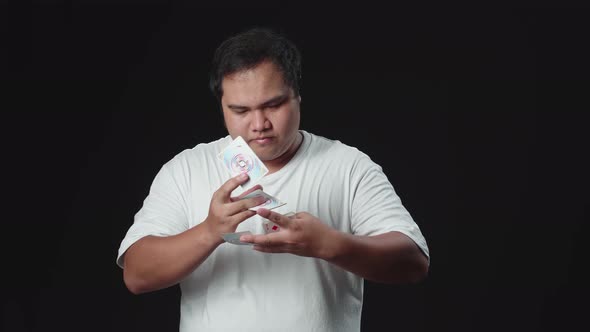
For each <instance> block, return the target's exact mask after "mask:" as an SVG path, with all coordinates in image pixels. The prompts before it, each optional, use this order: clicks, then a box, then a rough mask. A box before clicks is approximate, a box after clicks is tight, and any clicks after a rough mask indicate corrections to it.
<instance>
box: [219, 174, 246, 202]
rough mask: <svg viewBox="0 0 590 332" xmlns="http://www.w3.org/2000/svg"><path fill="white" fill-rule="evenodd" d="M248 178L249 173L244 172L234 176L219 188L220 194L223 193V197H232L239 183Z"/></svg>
mask: <svg viewBox="0 0 590 332" xmlns="http://www.w3.org/2000/svg"><path fill="white" fill-rule="evenodd" d="M247 180H248V174H247V173H242V174H240V175H237V176H234V177H233V178H231V179H229V180H227V181H226V182H225V183H224V184H223V185H221V187H219V189H218V190H217V193H218V195H221V197H222V198H226V199H230V196H231V193H232V191H234V190H235V189H236V188H237V187H238V186H239V185H241V184H242V183H245V182H246V181H247Z"/></svg>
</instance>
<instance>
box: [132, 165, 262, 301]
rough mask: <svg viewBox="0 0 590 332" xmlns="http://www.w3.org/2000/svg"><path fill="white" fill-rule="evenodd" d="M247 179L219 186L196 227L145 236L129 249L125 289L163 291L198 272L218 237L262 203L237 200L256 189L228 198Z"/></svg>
mask: <svg viewBox="0 0 590 332" xmlns="http://www.w3.org/2000/svg"><path fill="white" fill-rule="evenodd" d="M247 179H248V177H247V176H246V177H244V178H239V177H234V178H231V179H230V180H228V181H227V182H226V183H225V184H223V185H222V186H221V187H220V188H219V190H217V191H216V192H215V193H214V194H213V197H212V199H211V204H210V206H209V214H208V216H207V218H206V219H205V220H204V221H203V222H202V223H200V224H199V225H197V226H195V227H193V228H190V229H188V230H186V231H184V232H182V233H180V234H177V235H173V236H168V237H158V236H146V237H144V238H142V239H140V240H139V241H137V242H136V243H134V244H133V245H132V246H131V247H129V249H127V251H126V252H125V259H124V270H123V279H124V280H125V285H127V288H128V289H129V290H130V291H131V292H132V293H134V294H140V293H145V292H150V291H154V290H158V289H162V288H166V287H169V286H172V285H174V284H176V283H178V282H179V281H180V280H182V279H184V278H185V277H186V276H187V275H188V274H190V273H191V272H192V271H194V270H195V269H196V268H198V267H199V266H200V265H201V264H202V263H203V262H204V261H205V260H206V259H207V257H209V255H211V253H212V252H213V251H214V250H215V249H216V248H217V247H218V246H219V245H220V244H222V243H223V239H222V238H221V234H222V233H231V232H235V230H236V228H237V226H238V224H239V223H241V222H242V221H244V220H246V219H248V218H250V217H252V216H253V215H255V214H256V213H255V212H254V211H250V210H248V209H249V208H251V207H254V206H257V205H259V204H261V203H263V201H264V198H261V197H258V198H250V199H244V200H239V199H240V198H241V196H244V195H247V194H248V193H250V192H252V191H254V190H256V189H261V187H260V186H254V187H252V188H251V189H249V190H248V191H247V192H244V193H243V194H242V195H240V197H237V198H232V197H230V195H231V192H232V191H233V190H234V189H236V188H237V187H238V186H239V185H240V184H241V183H244V182H246V180H247Z"/></svg>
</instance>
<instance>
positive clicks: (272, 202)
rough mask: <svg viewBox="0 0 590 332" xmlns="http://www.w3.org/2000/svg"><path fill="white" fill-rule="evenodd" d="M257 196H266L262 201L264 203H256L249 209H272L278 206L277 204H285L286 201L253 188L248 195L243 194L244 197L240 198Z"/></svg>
mask: <svg viewBox="0 0 590 332" xmlns="http://www.w3.org/2000/svg"><path fill="white" fill-rule="evenodd" d="M258 196H263V197H264V198H266V201H264V203H262V204H260V205H257V206H255V207H251V208H250V209H249V210H252V211H256V210H258V209H260V208H265V209H268V210H272V209H274V208H278V207H279V206H283V205H285V204H287V203H284V202H281V201H280V200H278V199H277V198H276V197H273V196H271V195H269V194H267V193H265V192H264V191H262V190H260V189H257V190H254V191H253V192H251V193H249V194H248V195H245V196H244V197H242V198H241V199H247V198H254V197H258Z"/></svg>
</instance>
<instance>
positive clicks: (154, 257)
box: [123, 223, 223, 294]
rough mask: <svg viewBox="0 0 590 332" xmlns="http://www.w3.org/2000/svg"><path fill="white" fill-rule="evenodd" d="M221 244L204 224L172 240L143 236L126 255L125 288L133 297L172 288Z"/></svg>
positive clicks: (175, 236)
mask: <svg viewBox="0 0 590 332" xmlns="http://www.w3.org/2000/svg"><path fill="white" fill-rule="evenodd" d="M221 243H223V240H222V239H221V237H215V236H214V234H213V233H212V232H211V231H209V230H208V229H207V227H206V224H205V223H201V224H199V225H197V226H195V227H193V228H191V229H189V230H187V231H185V232H183V233H180V234H178V235H174V236H169V237H158V236H146V237H144V238H142V239H140V240H139V241H137V242H136V243H134V244H133V245H132V246H131V247H129V249H128V250H127V252H126V253H125V261H124V269H123V279H124V280H125V285H127V288H128V289H129V290H130V291H131V292H132V293H134V294H140V293H145V292H150V291H154V290H158V289H162V288H166V287H169V286H172V285H174V284H176V283H178V282H179V281H180V280H182V279H183V278H184V277H186V276H187V275H188V274H189V273H191V272H192V271H193V270H195V269H196V268H197V267H199V265H201V263H203V261H205V259H207V257H209V255H210V254H211V253H212V252H213V250H215V248H217V247H218V246H219V245H220V244H221Z"/></svg>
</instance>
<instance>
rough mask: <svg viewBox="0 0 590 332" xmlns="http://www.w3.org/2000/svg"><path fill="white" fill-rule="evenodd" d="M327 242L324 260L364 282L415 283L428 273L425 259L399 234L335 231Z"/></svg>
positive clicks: (413, 245) (412, 242)
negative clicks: (360, 233)
mask: <svg viewBox="0 0 590 332" xmlns="http://www.w3.org/2000/svg"><path fill="white" fill-rule="evenodd" d="M327 239H328V242H327V243H329V245H328V246H327V249H326V251H325V255H326V256H325V257H324V259H325V260H326V261H328V262H330V263H333V264H335V265H337V266H339V267H341V268H343V269H345V270H347V271H350V272H352V273H355V274H357V275H359V276H361V277H363V278H365V279H367V280H371V281H375V282H381V283H406V282H417V281H420V280H421V279H423V278H424V277H425V276H426V274H427V273H428V260H427V258H426V256H425V255H424V254H423V253H422V251H421V250H420V248H418V246H417V245H416V244H415V243H414V241H412V240H411V239H410V238H409V237H407V236H406V235H404V234H402V233H400V232H389V233H385V234H381V235H376V236H357V235H351V234H346V233H342V232H337V231H334V232H333V233H332V234H331V235H330V236H329V237H328V238H327Z"/></svg>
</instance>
